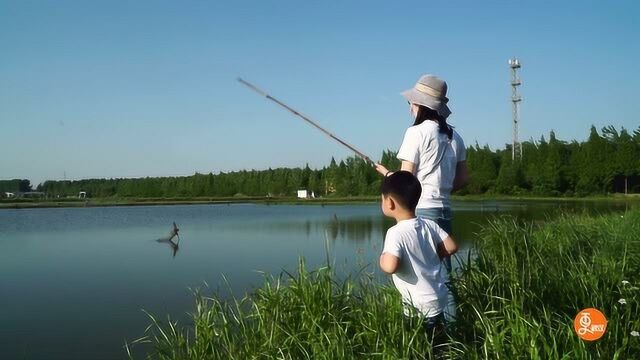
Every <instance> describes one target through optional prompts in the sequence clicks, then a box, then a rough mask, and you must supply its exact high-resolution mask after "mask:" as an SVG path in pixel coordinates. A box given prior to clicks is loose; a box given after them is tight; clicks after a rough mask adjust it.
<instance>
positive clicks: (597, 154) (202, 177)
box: [0, 126, 640, 198]
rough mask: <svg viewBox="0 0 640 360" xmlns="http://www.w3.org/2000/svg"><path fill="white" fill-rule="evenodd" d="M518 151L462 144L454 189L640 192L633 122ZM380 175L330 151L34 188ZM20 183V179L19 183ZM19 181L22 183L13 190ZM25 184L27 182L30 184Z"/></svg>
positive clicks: (338, 180) (273, 191) (353, 185)
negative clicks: (306, 162)
mask: <svg viewBox="0 0 640 360" xmlns="http://www.w3.org/2000/svg"><path fill="white" fill-rule="evenodd" d="M521 146H522V158H521V159H518V160H516V161H514V160H512V151H511V145H507V146H506V147H505V148H504V149H499V150H495V151H494V150H491V149H490V148H489V147H488V146H486V145H485V146H479V145H478V144H475V145H473V146H470V147H468V148H467V164H468V167H469V173H470V175H471V180H470V182H469V184H468V185H467V186H466V187H465V188H464V189H461V190H459V191H458V193H459V194H461V195H464V194H489V195H493V194H505V195H539V196H585V195H594V194H606V193H612V192H625V191H626V192H630V193H631V192H635V193H639V192H640V127H639V128H638V129H636V130H635V131H634V132H633V133H630V132H629V131H627V130H626V129H624V128H622V129H621V130H620V131H618V130H617V129H616V128H614V127H613V126H607V127H605V128H603V129H601V131H600V132H598V131H597V130H596V128H595V127H593V126H592V127H591V130H590V134H589V137H588V138H587V140H585V141H583V142H578V141H575V140H574V141H570V142H567V141H562V140H559V139H558V138H556V136H555V134H554V132H553V131H552V132H551V133H550V134H549V135H548V138H545V137H544V136H543V137H541V138H540V139H539V140H537V141H534V140H530V141H525V142H523V143H522V145H521ZM380 162H381V163H382V164H383V165H385V166H386V167H387V168H389V169H398V168H399V167H400V162H399V161H398V160H397V159H396V157H395V152H393V151H389V150H387V151H384V152H383V153H382V157H381V159H380ZM25 181H26V184H28V180H10V181H0V189H6V190H4V191H11V186H13V187H16V186H17V187H16V188H15V189H13V190H14V191H22V190H24V187H25V186H24V185H25ZM380 182H381V177H380V176H379V175H378V174H377V173H376V172H375V170H374V169H373V168H372V167H371V166H369V165H368V164H367V163H366V162H365V161H363V160H361V159H359V158H355V157H350V158H347V159H344V160H341V161H339V162H337V161H336V160H335V159H333V158H332V159H331V161H330V163H329V165H328V166H325V167H323V168H322V169H311V168H310V167H309V166H305V167H304V168H278V169H267V170H243V171H235V172H228V173H224V172H221V173H218V174H213V173H208V174H199V173H196V174H194V175H192V176H182V177H153V178H152V177H147V178H137V179H87V180H71V181H70V180H68V181H60V180H55V181H54V180H48V181H45V182H44V183H42V184H40V185H38V187H37V190H38V191H42V192H45V193H46V194H47V196H48V197H54V198H55V197H66V196H77V195H78V193H79V192H80V191H86V192H87V196H89V197H100V198H105V197H135V198H177V197H234V196H255V197H269V196H271V197H291V196H295V194H296V191H297V190H299V189H306V190H308V191H309V192H313V193H314V194H315V195H316V197H318V196H334V197H347V196H366V195H377V194H378V189H379V187H380ZM20 184H21V185H20ZM18 188H20V189H22V190H18ZM29 188H30V185H29Z"/></svg>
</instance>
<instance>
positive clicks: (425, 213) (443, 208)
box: [376, 75, 468, 272]
mask: <svg viewBox="0 0 640 360" xmlns="http://www.w3.org/2000/svg"><path fill="white" fill-rule="evenodd" d="M402 95H403V96H404V97H405V98H406V99H407V101H408V102H409V106H410V113H411V116H412V118H413V119H414V123H413V126H411V127H409V128H408V129H407V131H406V133H405V135H404V140H403V141H402V145H401V146H400V150H398V159H399V160H401V161H402V165H401V170H404V171H409V172H411V173H412V174H414V175H415V176H416V177H417V178H418V180H419V181H420V184H421V185H422V195H421V197H420V201H419V202H418V207H417V209H416V215H418V216H421V217H424V218H427V219H431V220H434V221H436V222H437V223H438V225H440V227H441V228H442V229H444V230H445V231H446V232H448V233H451V218H452V217H451V202H450V200H449V196H450V195H451V191H453V190H456V189H459V188H461V187H462V186H464V185H465V184H466V182H467V180H468V174H467V162H466V152H465V147H464V142H463V141H462V138H461V137H460V135H458V133H457V132H456V131H455V130H453V128H452V127H451V126H449V125H448V124H447V117H448V116H449V115H450V114H451V110H449V107H448V106H447V102H448V101H449V99H448V98H447V83H446V82H444V81H443V80H441V79H439V78H438V77H436V76H434V75H424V76H422V77H421V78H420V79H419V80H418V82H417V83H416V85H415V86H414V87H413V88H412V89H410V90H407V91H405V92H403V93H402ZM376 170H377V171H378V172H380V173H381V174H382V175H384V176H387V175H389V174H390V173H391V172H390V171H389V170H388V169H387V168H385V167H384V166H382V165H380V164H376ZM445 266H446V268H447V270H448V271H449V272H450V271H451V259H449V258H446V259H445Z"/></svg>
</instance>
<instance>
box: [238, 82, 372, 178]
mask: <svg viewBox="0 0 640 360" xmlns="http://www.w3.org/2000/svg"><path fill="white" fill-rule="evenodd" d="M238 81H239V82H240V83H242V84H244V85H246V86H247V87H248V88H250V89H251V90H253V91H255V92H257V93H258V94H260V95H262V96H264V97H266V98H267V99H269V100H271V101H273V102H275V103H276V104H278V105H280V106H282V107H283V108H285V109H287V110H289V111H290V112H292V113H293V114H294V115H297V116H299V117H300V118H302V120H304V121H306V122H307V123H309V124H311V125H312V126H313V127H315V128H316V129H318V130H320V131H322V132H323V133H325V135H327V136H329V137H330V138H332V139H333V140H335V141H337V142H339V143H340V144H342V145H344V146H346V147H347V148H349V150H351V151H353V152H354V153H355V154H356V155H358V156H359V157H360V158H362V159H363V160H364V161H366V162H367V163H368V164H369V165H375V162H374V161H373V160H371V158H370V157H368V156H367V155H365V154H363V153H362V152H361V151H359V150H358V149H356V148H354V147H353V146H351V145H349V144H348V143H347V142H345V141H344V140H342V139H340V138H339V137H337V136H335V135H333V134H332V133H330V132H329V131H327V130H326V129H324V128H323V127H322V126H320V125H318V124H317V123H316V122H314V121H313V120H311V119H309V118H308V117H306V116H304V115H302V114H301V113H299V112H298V111H297V110H295V109H294V108H292V107H290V106H289V105H287V104H285V103H283V102H282V101H280V100H278V99H276V98H274V97H273V96H271V95H269V94H267V93H266V92H264V91H262V90H260V89H259V88H258V87H257V86H255V85H253V84H251V83H250V82H248V81H245V80H243V79H242V78H238Z"/></svg>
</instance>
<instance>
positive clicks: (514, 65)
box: [509, 57, 522, 161]
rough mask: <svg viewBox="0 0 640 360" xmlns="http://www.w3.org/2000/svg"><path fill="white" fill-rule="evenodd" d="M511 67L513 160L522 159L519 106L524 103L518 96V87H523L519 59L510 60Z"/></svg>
mask: <svg viewBox="0 0 640 360" xmlns="http://www.w3.org/2000/svg"><path fill="white" fill-rule="evenodd" d="M509 67H510V68H511V104H512V110H511V111H512V114H513V145H512V147H511V158H512V159H513V160H514V161H515V160H516V159H521V158H522V146H521V145H520V141H519V140H518V122H519V121H520V120H519V118H518V105H519V104H520V102H521V101H522V96H520V95H518V86H520V85H522V81H521V80H520V78H518V69H520V60H518V58H515V57H514V58H513V59H509Z"/></svg>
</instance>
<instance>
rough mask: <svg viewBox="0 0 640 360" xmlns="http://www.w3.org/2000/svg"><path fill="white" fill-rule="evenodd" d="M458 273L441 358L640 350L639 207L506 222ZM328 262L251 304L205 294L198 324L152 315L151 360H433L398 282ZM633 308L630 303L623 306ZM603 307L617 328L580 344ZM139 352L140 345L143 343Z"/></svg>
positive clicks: (279, 281) (607, 354) (481, 241)
mask: <svg viewBox="0 0 640 360" xmlns="http://www.w3.org/2000/svg"><path fill="white" fill-rule="evenodd" d="M473 256H474V259H473V261H471V259H468V260H469V261H468V262H467V265H465V266H463V267H462V268H461V269H460V270H459V271H458V273H457V274H456V276H455V293H456V297H457V299H458V314H457V322H456V323H455V324H454V326H453V327H452V328H451V329H450V331H449V335H450V338H449V339H448V343H447V344H446V345H445V346H442V347H440V348H438V349H437V351H438V357H441V358H451V359H629V358H634V357H635V356H636V355H637V354H640V339H639V338H638V337H639V335H638V334H639V333H638V330H639V329H640V316H638V315H640V307H639V303H638V300H637V298H638V291H639V288H638V286H640V211H638V210H634V211H629V212H627V213H626V214H625V215H624V216H623V217H620V214H617V215H616V214H614V215H607V216H599V217H589V216H575V215H573V216H568V215H567V216H562V217H559V218H556V219H550V220H549V221H548V222H546V223H543V224H539V225H534V224H531V223H523V222H519V221H517V220H516V219H514V218H513V217H502V218H496V219H495V220H494V221H492V222H491V223H490V225H488V226H486V227H485V228H484V229H483V230H481V231H480V233H479V234H478V239H477V243H476V251H474V253H473ZM338 278H339V276H337V275H336V274H335V272H334V270H333V269H332V268H331V267H329V266H327V267H324V268H320V269H317V270H314V271H308V270H307V269H306V268H305V266H304V262H303V261H301V262H300V266H299V270H298V272H297V273H296V274H289V273H283V274H282V275H281V276H279V277H277V278H272V277H271V278H267V279H266V281H265V283H264V285H263V286H262V287H260V288H259V289H257V290H256V291H255V292H253V293H252V294H250V295H248V296H246V297H245V298H243V299H232V300H227V301H223V300H222V299H221V298H220V297H218V296H206V295H204V294H203V293H201V292H197V293H196V308H195V310H194V312H193V314H192V316H191V323H189V324H184V325H182V324H178V323H176V322H175V321H171V320H166V321H161V320H159V319H158V318H156V317H155V316H153V315H149V316H150V319H151V325H150V326H149V328H148V329H147V334H146V336H145V337H144V338H142V339H139V340H136V341H135V342H134V343H135V344H138V343H147V344H148V345H149V346H150V353H149V355H148V357H149V358H151V359H258V358H260V359H272V358H273V359H344V358H362V359H365V358H366V359H369V358H380V359H398V358H403V359H423V358H431V355H432V354H431V353H432V346H431V342H430V339H429V338H428V336H427V335H426V334H425V333H424V331H423V330H422V328H421V324H420V322H419V321H418V320H412V321H407V320H406V319H404V317H403V315H402V311H401V304H400V298H399V296H398V294H397V292H396V291H395V289H394V288H393V287H392V286H390V285H389V284H378V283H376V282H375V281H373V277H371V276H370V275H367V274H357V275H353V276H351V277H349V278H347V279H340V280H338ZM620 300H624V301H620ZM588 307H595V308H598V309H599V310H600V311H602V312H603V313H604V314H605V315H606V317H607V319H608V324H607V332H606V333H605V335H604V337H602V338H601V339H600V340H597V341H594V342H586V341H583V340H581V339H580V338H579V337H578V336H577V335H576V333H575V332H574V329H573V319H574V317H575V316H576V314H577V313H578V312H579V311H580V310H581V309H584V308H588ZM135 344H134V345H135Z"/></svg>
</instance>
